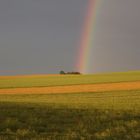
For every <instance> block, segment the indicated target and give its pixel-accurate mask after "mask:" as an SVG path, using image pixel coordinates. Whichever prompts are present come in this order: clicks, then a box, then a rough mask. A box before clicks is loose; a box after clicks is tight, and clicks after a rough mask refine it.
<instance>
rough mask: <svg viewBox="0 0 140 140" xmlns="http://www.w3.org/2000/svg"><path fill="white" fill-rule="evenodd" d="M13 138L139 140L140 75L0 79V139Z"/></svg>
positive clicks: (37, 76) (120, 74)
mask: <svg viewBox="0 0 140 140" xmlns="http://www.w3.org/2000/svg"><path fill="white" fill-rule="evenodd" d="M11 93H12V94H11ZM15 139H16V140H23V139H24V140H139V139H140V72H139V71H136V72H124V73H108V74H95V75H50V76H49V75H32V76H1V77H0V140H15Z"/></svg>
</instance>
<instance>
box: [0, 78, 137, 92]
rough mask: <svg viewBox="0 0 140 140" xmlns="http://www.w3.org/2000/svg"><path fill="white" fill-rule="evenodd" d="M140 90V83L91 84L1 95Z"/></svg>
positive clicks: (22, 89) (32, 89) (11, 90)
mask: <svg viewBox="0 0 140 140" xmlns="http://www.w3.org/2000/svg"><path fill="white" fill-rule="evenodd" d="M137 89H140V81H137V82H121V83H106V84H89V85H73V86H56V87H31V88H11V89H0V94H47V93H78V92H104V91H121V90H137Z"/></svg>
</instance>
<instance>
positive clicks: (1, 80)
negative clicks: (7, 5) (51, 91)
mask: <svg viewBox="0 0 140 140" xmlns="http://www.w3.org/2000/svg"><path fill="white" fill-rule="evenodd" d="M128 81H131V82H132V81H140V71H134V72H120V73H107V74H94V75H31V76H30V75H29V76H0V88H21V87H48V86H49V87H50V86H67V85H80V84H99V83H115V82H128Z"/></svg>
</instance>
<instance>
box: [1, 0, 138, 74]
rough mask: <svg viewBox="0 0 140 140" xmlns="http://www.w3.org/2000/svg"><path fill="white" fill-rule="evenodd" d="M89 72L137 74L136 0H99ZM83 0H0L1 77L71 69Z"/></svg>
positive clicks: (75, 51) (81, 26)
mask: <svg viewBox="0 0 140 140" xmlns="http://www.w3.org/2000/svg"><path fill="white" fill-rule="evenodd" d="M101 1H102V2H101V5H100V8H99V11H98V12H99V13H98V17H97V27H96V31H95V33H94V35H93V37H94V39H93V40H94V42H93V49H92V53H91V54H92V57H91V60H90V63H91V67H90V70H89V72H90V73H97V72H112V71H128V70H140V8H139V7H140V0H101ZM87 4H88V0H0V75H15V74H41V73H58V72H59V71H60V70H64V71H76V68H75V65H76V62H77V55H78V52H77V50H78V47H79V46H78V45H77V44H78V40H79V38H80V36H81V35H80V34H81V30H82V28H83V22H84V19H85V13H86V7H87Z"/></svg>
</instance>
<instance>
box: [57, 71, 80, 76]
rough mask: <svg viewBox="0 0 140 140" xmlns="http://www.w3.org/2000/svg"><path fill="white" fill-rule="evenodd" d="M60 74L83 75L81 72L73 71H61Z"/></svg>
mask: <svg viewBox="0 0 140 140" xmlns="http://www.w3.org/2000/svg"><path fill="white" fill-rule="evenodd" d="M60 74H77V75H78V74H81V73H80V72H76V71H72V72H64V71H63V70H61V71H60Z"/></svg>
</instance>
